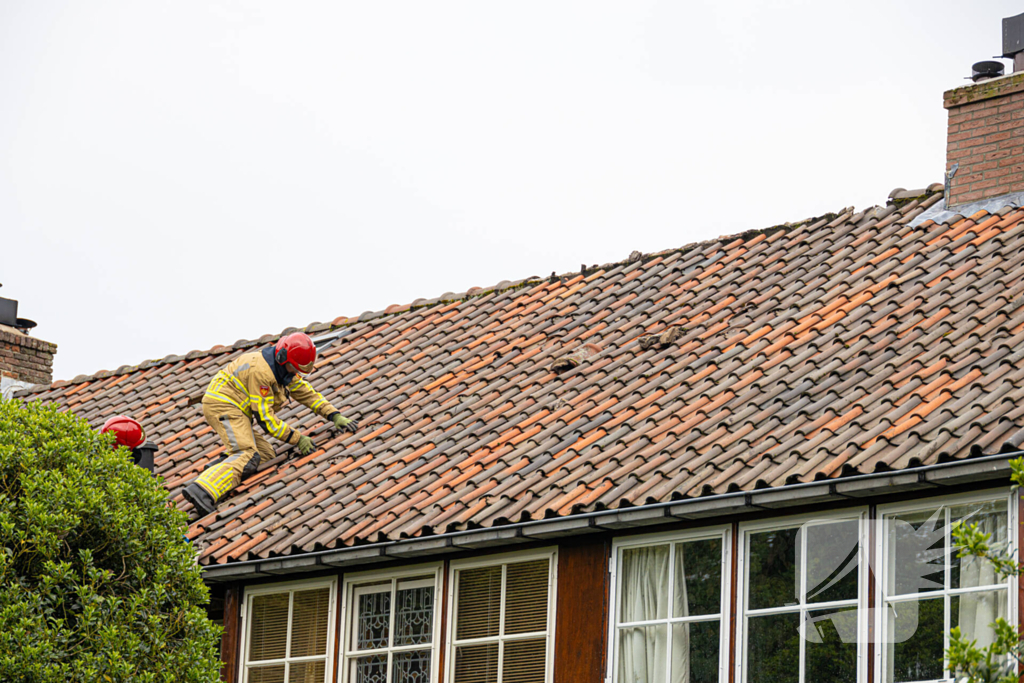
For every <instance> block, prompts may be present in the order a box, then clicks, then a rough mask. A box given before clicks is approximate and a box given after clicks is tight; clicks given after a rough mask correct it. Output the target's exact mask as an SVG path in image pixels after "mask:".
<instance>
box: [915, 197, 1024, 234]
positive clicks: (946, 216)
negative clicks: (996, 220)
mask: <svg viewBox="0 0 1024 683" xmlns="http://www.w3.org/2000/svg"><path fill="white" fill-rule="evenodd" d="M1022 205H1024V192H1012V193H1010V194H1004V195H1002V196H999V197H991V198H989V199H981V200H979V201H976V202H971V203H969V204H957V205H956V206H952V207H950V208H949V209H947V208H946V201H945V200H943V201H941V202H937V203H936V204H934V205H932V206H930V207H929V208H927V209H925V210H924V211H923V212H922V213H920V214H919V215H918V216H917V217H916V218H914V220H912V221H910V223H909V225H910V227H912V228H916V227H917V226H919V225H921V224H922V223H924V222H926V221H935V222H936V223H947V222H950V221H952V219H953V217H954V216H973V215H974V214H976V213H978V212H979V211H985V212H986V213H990V214H995V213H999V212H1000V211H1002V210H1003V209H1006V208H1007V207H1010V208H1014V209H1016V208H1018V207H1020V206H1022Z"/></svg>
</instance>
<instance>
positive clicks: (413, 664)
mask: <svg viewBox="0 0 1024 683" xmlns="http://www.w3.org/2000/svg"><path fill="white" fill-rule="evenodd" d="M429 681H430V650H414V651H412V652H396V653H395V654H394V655H393V656H392V658H391V683H429Z"/></svg>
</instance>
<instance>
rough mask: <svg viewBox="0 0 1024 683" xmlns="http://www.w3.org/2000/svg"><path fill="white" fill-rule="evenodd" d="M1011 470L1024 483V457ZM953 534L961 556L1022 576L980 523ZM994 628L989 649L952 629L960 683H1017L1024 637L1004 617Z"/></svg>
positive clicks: (951, 652) (951, 662)
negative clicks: (991, 544)
mask: <svg viewBox="0 0 1024 683" xmlns="http://www.w3.org/2000/svg"><path fill="white" fill-rule="evenodd" d="M1010 468H1011V470H1012V473H1011V475H1010V478H1011V479H1012V480H1013V483H1014V486H1015V487H1017V486H1021V485H1022V484H1024V458H1017V459H1016V460H1011V461H1010ZM952 534H953V542H954V543H955V544H956V545H957V546H958V547H959V550H958V552H957V555H958V556H959V557H970V556H974V557H980V558H982V559H985V560H988V561H989V562H991V563H992V565H993V568H994V569H995V571H996V573H998V574H999V575H1000V576H1003V577H1007V576H1020V575H1021V573H1022V572H1021V565H1020V564H1019V562H1018V561H1017V559H1016V558H1015V557H1014V555H1013V552H1012V551H1007V552H1006V553H1003V554H1000V553H996V552H994V551H993V550H992V548H991V547H990V546H989V540H990V539H991V535H990V534H986V533H984V532H982V531H980V530H979V529H978V525H977V524H964V523H960V524H957V526H955V527H954V528H953V530H952ZM992 626H993V629H994V630H995V639H994V640H993V642H992V644H991V645H987V646H985V647H978V643H977V641H975V640H967V639H966V638H965V637H964V636H962V635H961V633H960V627H959V626H957V627H955V628H953V629H952V630H950V632H949V649H948V650H946V659H947V660H948V664H947V668H948V669H949V671H950V673H952V674H953V676H954V678H955V679H956V681H957V683H1017V681H1018V677H1017V673H1016V669H1015V665H1016V664H1022V663H1024V641H1022V640H1021V635H1022V634H1021V633H1020V632H1018V630H1017V628H1016V627H1015V626H1013V625H1011V624H1009V623H1008V622H1007V621H1006V620H1005V619H1003V618H999V619H996V620H995V622H994V623H993V624H992Z"/></svg>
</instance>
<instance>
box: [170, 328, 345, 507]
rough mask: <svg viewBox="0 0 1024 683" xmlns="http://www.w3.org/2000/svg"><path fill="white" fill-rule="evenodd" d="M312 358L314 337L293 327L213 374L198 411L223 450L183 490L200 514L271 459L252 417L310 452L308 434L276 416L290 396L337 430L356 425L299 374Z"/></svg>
mask: <svg viewBox="0 0 1024 683" xmlns="http://www.w3.org/2000/svg"><path fill="white" fill-rule="evenodd" d="M315 362H316V346H315V345H314V344H313V340H312V339H310V338H309V337H308V336H306V335H305V334H303V333H302V332H295V333H293V334H289V335H287V336H285V337H282V338H281V339H280V340H279V341H278V342H277V344H276V345H274V346H272V347H270V346H268V347H267V348H265V349H263V350H261V351H253V352H250V353H245V354H242V355H241V356H239V357H238V358H236V359H235V360H233V361H232V362H231V363H229V364H228V366H227V367H226V368H223V369H222V370H220V371H219V372H218V373H217V374H216V375H214V377H213V379H212V380H211V381H210V386H209V387H207V389H206V394H205V395H204V396H203V415H204V416H205V417H206V421H207V422H208V423H209V424H210V426H211V427H213V429H214V430H215V431H216V432H217V435H218V436H220V439H221V441H222V442H223V443H224V445H225V446H227V451H226V452H225V454H224V457H223V458H221V459H220V460H219V461H217V462H215V463H213V464H212V465H210V466H209V467H207V468H206V469H205V470H204V471H203V472H202V474H200V475H199V476H198V477H196V479H195V481H193V482H192V483H191V484H189V485H188V486H186V487H185V490H184V491H182V495H184V497H185V500H187V501H188V502H190V503H192V506H193V507H194V508H195V509H196V511H197V513H198V514H199V516H200V517H205V516H206V515H208V514H210V513H211V512H213V511H214V510H216V509H217V504H218V503H220V502H221V501H223V500H224V499H225V498H226V497H227V495H228V494H229V493H230V492H231V491H232V490H233V489H234V488H235V487H237V486H238V484H239V483H240V482H241V481H242V480H243V479H245V478H246V477H247V476H249V475H251V474H253V473H255V472H256V470H257V468H258V467H259V465H260V460H261V458H262V459H266V460H270V459H272V458H273V457H274V456H275V455H276V454H275V453H274V449H273V447H272V446H271V445H270V444H269V443H267V441H266V439H264V438H263V437H262V436H259V435H258V434H256V432H255V430H254V429H253V420H255V421H256V422H258V423H259V425H260V427H262V428H263V431H265V432H266V433H267V434H269V435H271V436H273V437H274V438H276V439H280V440H281V441H284V442H287V443H290V444H292V445H293V446H296V447H297V448H298V450H299V453H301V454H302V455H309V454H310V453H312V452H313V441H312V440H311V439H310V438H309V437H308V436H305V435H303V434H301V433H299V432H298V431H296V430H295V429H294V428H292V427H291V426H289V425H288V424H287V423H286V422H284V421H283V420H281V419H280V418H278V417H277V414H276V413H277V411H279V410H280V409H281V408H282V407H283V406H284V405H285V403H287V401H288V397H289V395H290V396H293V397H294V398H296V399H297V400H298V401H299V403H302V404H303V405H305V406H306V407H308V408H309V409H311V410H312V411H313V412H315V413H317V414H318V415H320V416H321V417H323V418H324V419H326V420H330V421H331V422H333V423H334V426H335V427H337V428H338V429H347V430H348V431H350V432H352V433H353V434H354V433H355V432H356V430H357V429H358V428H359V425H358V424H357V423H356V421H355V420H351V419H348V418H346V417H343V416H342V415H341V413H340V412H339V411H338V410H337V409H336V408H335V407H334V406H332V405H331V404H330V403H329V402H328V401H327V399H325V398H324V397H323V396H321V395H320V394H319V393H318V392H317V391H316V390H315V389H313V387H311V386H310V384H309V382H307V381H306V380H305V379H304V378H303V375H308V374H309V373H310V372H311V371H312V370H313V364H314V363H315Z"/></svg>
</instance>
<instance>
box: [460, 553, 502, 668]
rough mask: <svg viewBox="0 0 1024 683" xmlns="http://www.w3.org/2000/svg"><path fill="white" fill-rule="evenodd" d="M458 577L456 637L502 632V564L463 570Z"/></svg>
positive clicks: (490, 634)
mask: <svg viewBox="0 0 1024 683" xmlns="http://www.w3.org/2000/svg"><path fill="white" fill-rule="evenodd" d="M458 577H459V600H458V604H457V605H456V617H457V618H456V626H457V629H456V634H455V637H456V638H457V639H459V640H462V639H465V638H483V637H487V636H496V635H498V625H499V620H500V619H501V567H500V566H497V567H480V568H478V569H466V570H463V571H460V572H459V574H458ZM495 666H497V664H495Z"/></svg>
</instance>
